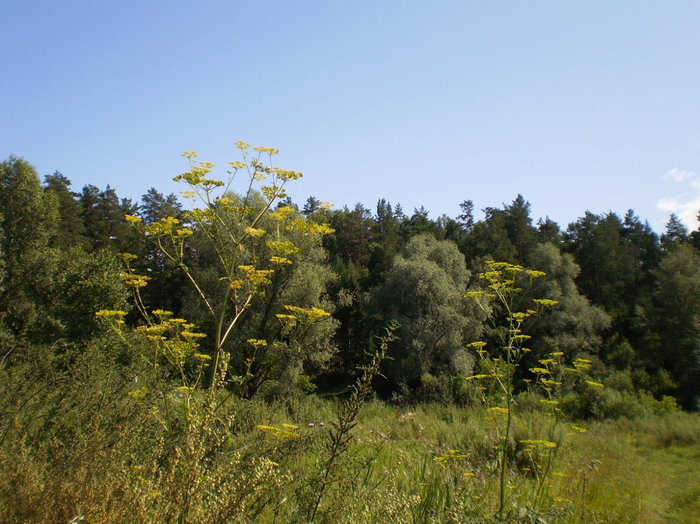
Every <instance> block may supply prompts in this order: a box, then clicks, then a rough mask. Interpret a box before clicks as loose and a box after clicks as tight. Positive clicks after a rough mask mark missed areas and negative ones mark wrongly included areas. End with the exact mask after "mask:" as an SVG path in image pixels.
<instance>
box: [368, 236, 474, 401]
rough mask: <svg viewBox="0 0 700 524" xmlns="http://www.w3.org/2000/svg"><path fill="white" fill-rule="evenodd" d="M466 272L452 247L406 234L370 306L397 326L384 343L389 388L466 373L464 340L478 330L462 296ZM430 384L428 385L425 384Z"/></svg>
mask: <svg viewBox="0 0 700 524" xmlns="http://www.w3.org/2000/svg"><path fill="white" fill-rule="evenodd" d="M468 279H469V272H468V271H467V269H466V267H465V263H464V258H463V256H462V255H461V254H460V253H459V251H458V250H457V247H456V246H455V245H454V244H453V243H451V242H448V241H437V240H435V239H434V238H433V237H431V236H427V235H421V236H417V237H414V238H412V239H411V240H410V241H409V243H408V244H407V246H406V248H405V250H404V254H403V255H400V256H398V257H397V258H396V259H395V260H394V263H393V266H392V268H391V269H390V270H389V273H388V275H387V279H386V282H385V283H384V284H382V285H381V286H378V287H377V288H375V289H374V290H373V292H372V302H373V305H374V309H375V311H377V312H379V313H380V314H381V315H382V318H388V319H392V320H395V321H396V322H398V323H399V325H400V326H401V327H400V328H399V330H398V331H397V340H396V341H394V342H393V343H392V345H391V346H390V352H389V355H390V357H391V359H392V360H390V361H389V362H388V363H387V365H386V376H387V378H388V380H389V383H390V387H391V388H392V389H396V387H397V386H398V385H399V384H400V383H402V382H403V383H406V384H407V385H408V386H409V387H416V388H417V387H418V386H419V385H420V381H421V377H426V376H427V375H426V374H429V375H431V376H435V377H440V376H446V377H452V376H455V375H457V374H460V373H469V372H470V371H471V366H472V364H473V360H472V359H471V358H470V356H469V354H468V353H467V352H466V351H465V349H464V345H465V341H466V340H468V339H470V338H474V337H476V336H478V334H479V333H480V329H481V324H480V321H479V314H478V312H477V311H478V310H477V308H476V307H475V306H474V304H469V303H465V301H464V300H463V295H464V291H465V290H466V286H467V282H468ZM428 389H430V388H428Z"/></svg>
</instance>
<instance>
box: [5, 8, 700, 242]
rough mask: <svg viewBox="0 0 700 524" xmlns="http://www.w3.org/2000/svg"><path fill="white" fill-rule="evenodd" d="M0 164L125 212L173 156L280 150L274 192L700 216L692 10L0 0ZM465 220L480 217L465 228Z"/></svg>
mask: <svg viewBox="0 0 700 524" xmlns="http://www.w3.org/2000/svg"><path fill="white" fill-rule="evenodd" d="M0 19H2V30H1V31H0V70H2V72H3V78H2V82H0V157H1V158H3V159H4V158H7V157H9V156H10V155H11V154H14V155H18V156H22V157H24V158H25V159H27V160H28V161H29V162H31V163H32V164H34V165H35V167H36V168H37V170H38V172H39V174H40V175H41V176H43V175H45V174H48V173H52V172H54V171H56V170H58V171H60V172H61V173H63V174H64V175H66V176H67V177H68V178H70V179H71V180H72V182H73V188H74V189H75V190H80V188H81V187H82V186H83V185H85V184H88V183H91V184H94V185H97V186H99V187H104V186H105V185H106V184H110V185H111V186H112V187H114V188H115V189H116V190H117V193H118V194H119V195H120V196H122V197H128V198H133V199H135V200H138V199H139V197H140V195H142V194H143V193H145V192H146V190H148V188H150V187H156V188H157V189H158V190H160V191H162V192H165V193H169V192H177V191H179V190H181V189H185V188H183V187H180V186H179V185H178V184H175V183H173V182H172V177H173V176H175V175H177V174H179V173H180V172H182V171H184V170H185V169H186V163H185V161H184V159H182V158H181V157H180V156H179V155H180V153H181V152H182V151H184V150H192V149H194V150H197V151H198V152H199V154H200V157H201V158H202V159H205V160H209V161H212V162H214V163H216V164H217V165H220V166H222V170H223V166H225V165H226V162H227V161H229V160H238V156H237V151H236V150H235V149H234V147H233V143H234V142H235V141H236V140H239V139H242V140H245V141H247V142H250V143H252V144H253V145H266V146H273V147H277V148H278V149H279V150H280V156H279V157H278V162H279V164H280V166H281V167H285V168H289V169H295V170H298V171H302V172H304V174H305V177H304V179H303V180H302V181H299V182H295V183H294V185H292V186H290V188H289V193H290V195H291V196H292V198H293V199H294V200H295V201H297V202H298V203H303V202H304V201H305V200H306V198H307V197H308V196H309V195H314V196H315V197H317V198H319V199H321V200H325V201H330V202H333V203H334V204H336V205H338V206H342V205H345V204H347V205H349V206H351V207H352V206H353V205H354V204H355V203H356V202H361V203H363V204H364V205H365V206H367V207H368V208H370V209H372V210H374V208H375V205H376V202H377V200H378V199H379V198H386V199H388V200H389V201H390V202H392V203H394V204H395V203H400V204H401V205H402V206H403V208H404V211H405V212H406V213H408V214H411V212H412V211H413V209H414V208H415V207H419V206H421V205H423V206H425V208H426V209H428V210H429V211H430V216H431V217H433V218H436V217H437V216H439V215H441V214H447V215H449V216H452V217H454V216H456V215H457V214H459V204H460V202H462V201H463V200H466V199H471V200H472V201H473V202H474V205H475V208H477V209H482V208H484V207H487V206H493V207H499V206H501V205H502V203H504V202H505V203H508V202H510V201H512V200H513V199H514V198H515V197H516V195H517V194H518V193H522V194H523V195H524V196H525V197H526V198H527V199H528V200H529V201H530V202H531V204H532V214H533V217H534V219H535V220H537V219H538V218H540V217H544V216H545V215H548V216H549V217H551V218H552V219H553V220H556V221H557V222H559V223H560V225H562V226H563V227H566V225H567V224H568V223H569V222H571V221H574V220H576V219H577V218H578V217H580V216H582V215H583V214H584V212H585V211H586V210H590V211H592V212H594V213H604V212H607V211H614V212H617V213H618V214H620V215H623V214H624V213H625V212H626V210H627V209H630V208H631V209H633V210H634V211H635V212H636V213H637V214H638V215H639V216H640V217H641V218H642V219H643V220H648V221H649V222H650V224H651V225H652V227H653V228H654V229H655V230H656V231H658V232H662V231H663V228H664V224H665V222H666V220H667V218H668V215H669V214H670V213H671V212H676V213H677V214H679V215H681V217H682V218H683V219H684V222H685V223H686V225H688V226H689V227H690V228H691V229H693V228H695V227H697V223H695V215H696V214H697V211H698V210H699V209H700V91H699V90H698V86H699V85H700V58H699V57H700V36H699V35H698V28H699V27H700V2H696V1H687V2H686V1H681V0H675V1H673V2H662V1H653V2H652V1H645V0H634V1H629V2H626V1H615V2H610V1H593V0H586V1H581V2H562V1H537V2H535V1H532V2H529V1H525V0H517V1H499V0H493V1H486V0H484V1H466V0H462V1H430V2H429V1H411V0H405V1H382V0H374V1H362V0H360V1H342V2H341V1H333V0H326V1H320V0H317V1H293V0H285V1H265V0H257V1H233V0H231V1H224V0H218V1H213V0H212V1H199V2H194V1H191V0H190V1H179V0H168V1H144V0H141V1H131V0H113V1H110V0H99V1H97V0H85V1H77V0H76V1H61V0H44V1H38V0H3V1H0ZM477 216H478V217H480V214H479V215H477Z"/></svg>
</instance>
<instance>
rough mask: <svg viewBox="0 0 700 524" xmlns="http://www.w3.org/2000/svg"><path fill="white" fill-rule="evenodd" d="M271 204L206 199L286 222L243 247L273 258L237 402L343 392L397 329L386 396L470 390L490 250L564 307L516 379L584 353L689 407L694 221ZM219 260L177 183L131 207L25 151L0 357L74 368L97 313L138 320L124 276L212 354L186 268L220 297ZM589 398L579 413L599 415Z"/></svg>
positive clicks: (10, 223) (240, 352)
mask: <svg viewBox="0 0 700 524" xmlns="http://www.w3.org/2000/svg"><path fill="white" fill-rule="evenodd" d="M280 196H281V197H282V198H281V199H280V200H279V201H278V202H277V203H276V207H273V208H270V209H269V210H266V211H265V210H264V206H263V202H264V201H265V197H264V196H263V195H257V196H256V194H255V193H252V194H251V196H250V197H245V199H244V197H243V196H242V195H237V194H235V193H233V192H229V193H225V195H224V197H222V198H220V199H219V200H217V201H216V204H215V205H216V206H218V208H219V209H220V210H221V212H222V213H223V215H224V216H225V215H226V209H227V208H230V209H231V210H236V212H239V211H240V210H241V209H250V210H256V209H260V210H263V211H264V212H261V218H260V221H259V227H260V229H255V230H254V231H251V232H250V233H249V234H250V235H253V236H254V235H256V234H258V233H256V231H275V230H276V231H277V236H276V237H275V240H274V241H268V242H266V243H263V242H259V243H258V244H255V247H254V248H251V249H250V250H248V251H246V252H245V253H243V254H242V255H241V256H242V257H243V261H244V262H245V261H248V263H250V264H251V266H250V267H252V264H253V263H254V262H255V263H256V264H257V263H258V262H260V261H263V260H264V261H265V262H264V264H262V263H261V264H262V265H260V268H261V269H260V270H259V271H269V273H256V275H258V276H259V277H260V278H261V279H262V278H265V280H266V281H265V283H264V284H265V285H264V290H261V291H260V292H256V293H254V294H251V295H250V303H249V305H247V306H246V310H245V312H244V315H245V322H244V323H242V324H241V325H240V329H236V330H234V331H232V334H231V336H230V337H229V338H227V339H226V341H225V346H226V348H225V349H226V354H227V355H230V359H229V360H228V361H227V364H226V365H227V367H228V373H229V376H230V377H232V380H231V381H230V384H229V386H228V387H229V388H230V389H232V390H234V391H235V392H236V393H237V394H239V395H241V396H243V397H253V396H264V397H270V398H274V397H280V396H284V395H286V394H289V393H290V392H294V391H296V392H299V391H301V392H310V391H314V390H315V391H318V392H320V393H324V394H333V393H337V392H339V391H342V390H343V388H345V387H346V386H348V385H349V384H351V383H352V381H353V376H354V373H355V370H356V369H357V368H358V367H359V366H362V365H363V364H365V363H366V362H367V359H368V358H369V357H368V355H369V353H370V352H371V350H372V348H373V345H375V344H376V337H377V336H378V335H379V334H381V333H383V332H384V330H385V329H386V326H387V325H390V324H391V325H392V326H396V327H395V328H394V329H395V331H394V332H393V337H392V340H391V341H390V342H389V345H388V352H387V353H388V358H387V359H385V361H384V362H383V364H382V369H381V377H380V378H378V379H377V380H376V384H375V389H376V390H377V392H378V394H379V395H381V396H383V397H385V398H388V399H393V400H394V401H396V402H406V403H411V402H419V401H439V402H457V403H469V402H473V401H475V400H474V399H475V398H476V396H475V393H474V391H473V387H474V386H473V384H471V383H470V382H468V381H465V378H467V377H469V376H471V375H473V374H474V373H477V372H478V366H479V362H478V360H477V359H476V358H475V356H474V354H473V351H471V350H470V349H469V348H468V345H469V344H470V343H471V342H474V341H476V340H489V339H492V340H495V339H496V338H497V337H498V335H499V333H498V330H499V329H501V328H499V327H498V324H494V325H491V324H490V323H489V322H488V321H487V320H488V319H487V317H488V315H486V314H485V313H484V311H482V310H480V309H479V308H478V307H477V306H476V305H475V304H474V303H473V301H469V300H466V299H465V295H466V294H467V293H468V292H469V291H476V290H481V291H483V289H484V287H483V283H482V282H481V280H480V278H479V276H480V274H482V273H483V272H484V271H485V270H486V267H487V261H490V260H496V261H501V262H508V263H510V264H515V265H518V266H522V267H525V268H530V269H533V270H537V271H542V272H544V273H545V275H544V276H543V277H541V278H538V279H537V280H536V281H534V283H533V285H532V287H531V288H528V289H526V290H524V293H523V296H524V297H525V300H531V299H532V298H538V297H547V298H548V299H552V300H555V301H557V302H558V305H557V307H554V308H551V309H550V310H548V311H547V312H546V313H544V314H542V315H540V316H538V317H537V319H533V321H532V322H531V323H529V324H528V325H527V333H528V335H529V336H531V337H532V338H531V340H529V342H528V344H529V346H530V347H531V348H532V349H531V351H530V353H528V354H527V356H526V360H527V361H526V364H529V365H523V366H521V368H522V369H523V370H525V371H523V372H522V373H521V374H520V376H518V377H517V379H518V387H519V388H521V389H525V388H527V383H528V380H530V379H531V378H532V377H530V376H529V375H528V371H527V370H528V369H529V368H530V367H531V366H533V365H536V363H537V361H538V359H541V358H543V356H544V355H547V354H550V353H552V352H562V353H563V354H564V355H565V357H564V358H565V359H566V360H567V361H569V362H573V361H574V360H575V359H577V358H586V359H590V360H591V362H592V367H591V371H592V373H593V374H594V375H595V376H596V377H597V378H598V379H600V380H601V381H605V382H606V385H607V384H610V385H612V386H613V387H616V388H618V389H620V390H629V391H636V392H645V394H650V395H653V396H655V397H656V398H659V399H661V398H662V397H664V396H671V397H674V398H675V399H677V401H678V403H679V404H681V405H682V406H683V407H684V408H686V409H691V410H692V409H697V399H698V393H699V392H698V387H699V386H698V380H697V378H698V359H699V355H700V337H699V329H700V322H699V319H700V293H699V292H698V291H699V289H698V288H699V287H700V263H699V262H700V251H699V250H700V231H699V230H696V231H692V232H688V230H687V229H686V227H685V226H684V225H683V224H682V223H681V222H680V221H679V220H678V218H677V217H675V216H673V215H672V216H671V217H670V219H669V221H668V224H667V225H666V229H665V231H664V232H663V233H662V234H661V235H659V234H657V233H655V232H654V231H653V230H652V228H651V227H650V226H649V224H648V223H646V222H643V221H642V220H641V219H640V218H639V217H638V216H636V215H635V214H634V212H633V211H631V210H630V211H628V212H627V213H626V214H625V215H624V217H620V216H618V215H617V214H615V213H613V212H610V213H605V214H594V213H591V212H586V213H585V214H584V215H583V216H582V217H581V218H579V219H578V220H576V221H575V222H573V223H571V224H569V225H567V226H566V227H565V228H562V227H561V226H560V225H559V224H557V223H555V222H553V221H552V220H550V219H548V218H545V219H540V220H539V221H538V222H536V223H535V222H534V220H533V217H532V216H531V210H530V204H529V203H528V202H527V200H526V199H525V198H524V197H523V196H522V195H517V196H516V198H515V199H514V200H513V201H512V202H511V203H509V204H503V205H502V206H501V207H489V208H486V209H485V210H483V211H484V218H483V219H482V220H476V219H475V217H474V206H473V203H472V202H471V201H469V200H465V201H464V202H463V203H462V204H461V206H460V207H461V214H460V215H459V216H457V217H455V218H451V217H448V216H441V217H439V218H437V219H434V220H433V219H430V218H429V215H428V211H427V210H425V209H424V208H422V207H421V208H419V209H416V210H414V212H413V213H411V214H410V215H409V214H406V213H405V212H404V211H403V209H402V208H401V206H400V205H392V204H391V203H390V202H389V201H388V200H385V199H381V200H379V202H378V203H377V205H376V208H375V209H374V210H370V209H367V208H366V207H364V206H363V205H361V204H357V205H356V206H355V207H353V208H349V207H343V208H341V209H331V208H329V207H328V206H326V205H324V203H323V202H321V201H319V200H318V199H316V198H315V197H310V198H309V199H308V200H307V201H306V202H305V203H304V204H302V205H298V204H296V203H294V202H293V201H292V200H291V199H290V198H289V197H286V196H285V195H284V194H282V193H280ZM275 213H277V215H275ZM231 216H233V211H232V214H231ZM125 217H137V218H138V220H139V221H140V223H141V224H143V226H144V227H146V228H147V229H146V231H149V230H148V228H149V227H151V229H150V231H151V239H152V238H153V232H154V231H156V230H157V227H155V226H154V225H158V224H161V223H166V222H167V220H168V219H175V220H176V221H177V223H180V224H183V225H186V226H187V227H188V228H189V230H190V231H191V232H192V234H191V236H188V237H187V238H186V239H182V242H181V244H179V245H180V246H181V249H182V252H181V256H180V257H179V258H177V260H175V259H173V258H169V257H167V256H164V254H163V251H162V250H159V249H157V246H156V245H154V243H153V242H152V241H149V237H148V235H144V234H143V231H139V230H138V228H135V227H134V225H133V222H134V221H133V220H132V221H131V223H130V221H129V220H127V218H125ZM280 217H281V218H280ZM282 221H284V222H282ZM281 223H284V224H287V225H286V226H285V227H280V224H281ZM230 225H231V227H235V220H234V219H233V218H231V223H230ZM256 227H258V226H256ZM126 253H128V254H131V255H135V256H136V258H133V259H132V258H129V257H125V256H124V254H126ZM220 257H221V253H220V252H219V251H217V249H216V248H215V247H213V246H212V244H211V242H209V241H208V238H207V232H206V230H205V228H202V227H200V226H198V225H197V221H196V220H194V219H193V217H192V215H191V213H189V212H188V210H187V209H186V208H185V207H183V205H182V204H181V203H180V201H179V200H178V198H177V197H176V196H175V195H174V194H170V195H164V194H162V193H160V192H159V191H158V190H157V189H155V188H151V189H149V190H148V191H147V192H146V194H144V195H143V196H142V197H141V199H140V201H139V202H132V201H131V200H129V199H124V198H121V199H120V198H119V196H118V195H117V193H116V191H115V190H114V189H113V188H111V187H110V186H107V187H106V188H104V189H100V188H98V187H96V186H93V185H86V186H85V187H83V188H82V190H81V191H80V192H77V191H74V190H73V189H72V188H71V182H70V180H69V178H67V177H66V176H64V175H62V174H60V173H58V172H56V173H54V174H52V175H46V176H45V177H44V179H43V182H42V180H41V179H40V178H39V176H38V174H37V173H36V170H35V169H34V168H33V167H32V166H31V165H30V164H29V163H28V162H27V161H25V160H23V159H21V158H17V157H11V158H9V159H7V160H5V161H3V162H2V164H1V165H0V344H1V345H2V347H3V353H2V354H3V357H2V358H3V360H6V362H10V361H11V359H10V358H9V356H8V355H11V354H12V353H13V352H15V351H16V352H17V353H19V352H20V349H21V348H24V347H27V346H35V347H42V348H44V349H43V351H44V352H45V353H46V354H47V358H50V359H52V360H54V361H55V362H56V363H57V364H56V365H64V364H62V363H65V362H66V361H69V360H70V359H72V358H76V355H77V354H79V353H80V351H81V348H83V347H85V345H86V344H90V343H94V341H95V340H99V339H100V338H101V337H104V336H105V329H106V328H105V326H104V325H103V324H102V323H100V320H99V318H97V317H96V316H95V312H96V311H98V310H124V311H128V314H127V316H126V318H125V322H126V323H127V324H129V325H132V326H137V325H138V324H139V322H140V320H139V317H138V315H137V314H136V311H135V310H134V308H133V306H130V304H131V297H130V293H129V289H128V286H127V285H126V284H125V278H124V276H125V274H126V275H127V276H128V274H129V270H133V272H134V274H138V275H143V276H144V277H146V278H147V280H148V285H146V286H145V287H143V289H141V290H140V293H141V298H142V301H143V304H144V307H146V308H147V309H148V310H149V311H155V310H166V311H169V312H171V313H172V314H173V315H174V316H175V317H178V318H179V317H182V318H184V319H187V320H188V321H189V322H192V323H194V325H196V326H197V328H198V329H199V330H200V331H201V332H202V333H204V334H206V335H207V337H206V338H204V339H203V340H202V341H201V342H200V344H201V351H202V353H203V354H206V353H207V352H209V353H210V354H213V352H214V348H213V346H212V344H213V342H212V341H213V340H215V339H216V337H215V336H214V331H215V329H216V326H215V323H214V322H212V321H211V319H210V318H209V316H208V313H207V311H206V308H205V306H204V305H203V304H202V301H201V300H199V297H198V296H197V290H196V289H193V288H192V286H191V285H190V283H189V282H188V278H189V277H188V274H189V275H190V276H191V277H192V278H194V279H196V281H197V282H198V283H199V286H200V287H201V293H207V292H208V291H212V293H211V294H212V295H215V293H214V291H216V290H217V289H219V288H220V287H221V285H222V284H221V278H220V276H221V275H220V273H218V272H216V271H214V270H213V269H212V268H213V267H214V266H215V265H216V264H217V263H218V262H217V261H218V260H220ZM125 258H126V259H127V262H128V263H129V266H128V269H126V268H125ZM273 266H274V271H272V269H267V268H268V267H269V268H273ZM241 267H243V265H242V266H241ZM246 267H247V266H246ZM255 267H256V268H257V267H258V266H255ZM183 268H186V269H187V272H184V271H183ZM256 271H257V269H256ZM227 285H230V284H227ZM241 285H243V284H241ZM201 293H200V294H201ZM289 304H294V305H295V307H298V308H302V310H303V311H323V312H327V313H329V315H328V316H323V317H322V318H321V316H319V318H318V319H317V320H318V321H314V322H313V323H309V324H308V325H301V324H297V325H295V327H294V330H295V331H294V333H291V329H292V328H291V327H290V325H289V324H285V323H284V322H283V321H280V319H283V318H284V314H286V313H288V312H289V311H288V309H285V307H287V308H288V307H289V306H288V305H289ZM215 306H216V304H212V307H213V308H215ZM130 307H131V309H129V308H130ZM495 313H496V315H498V313H499V312H498V311H496V312H495ZM280 315H282V316H280ZM251 341H252V342H251ZM255 341H259V342H258V343H256V342H255ZM260 341H264V345H263V343H262V342H260ZM582 409H583V410H584V412H583V414H584V415H585V414H586V413H585V410H592V409H593V406H590V405H588V406H583V407H582Z"/></svg>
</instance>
